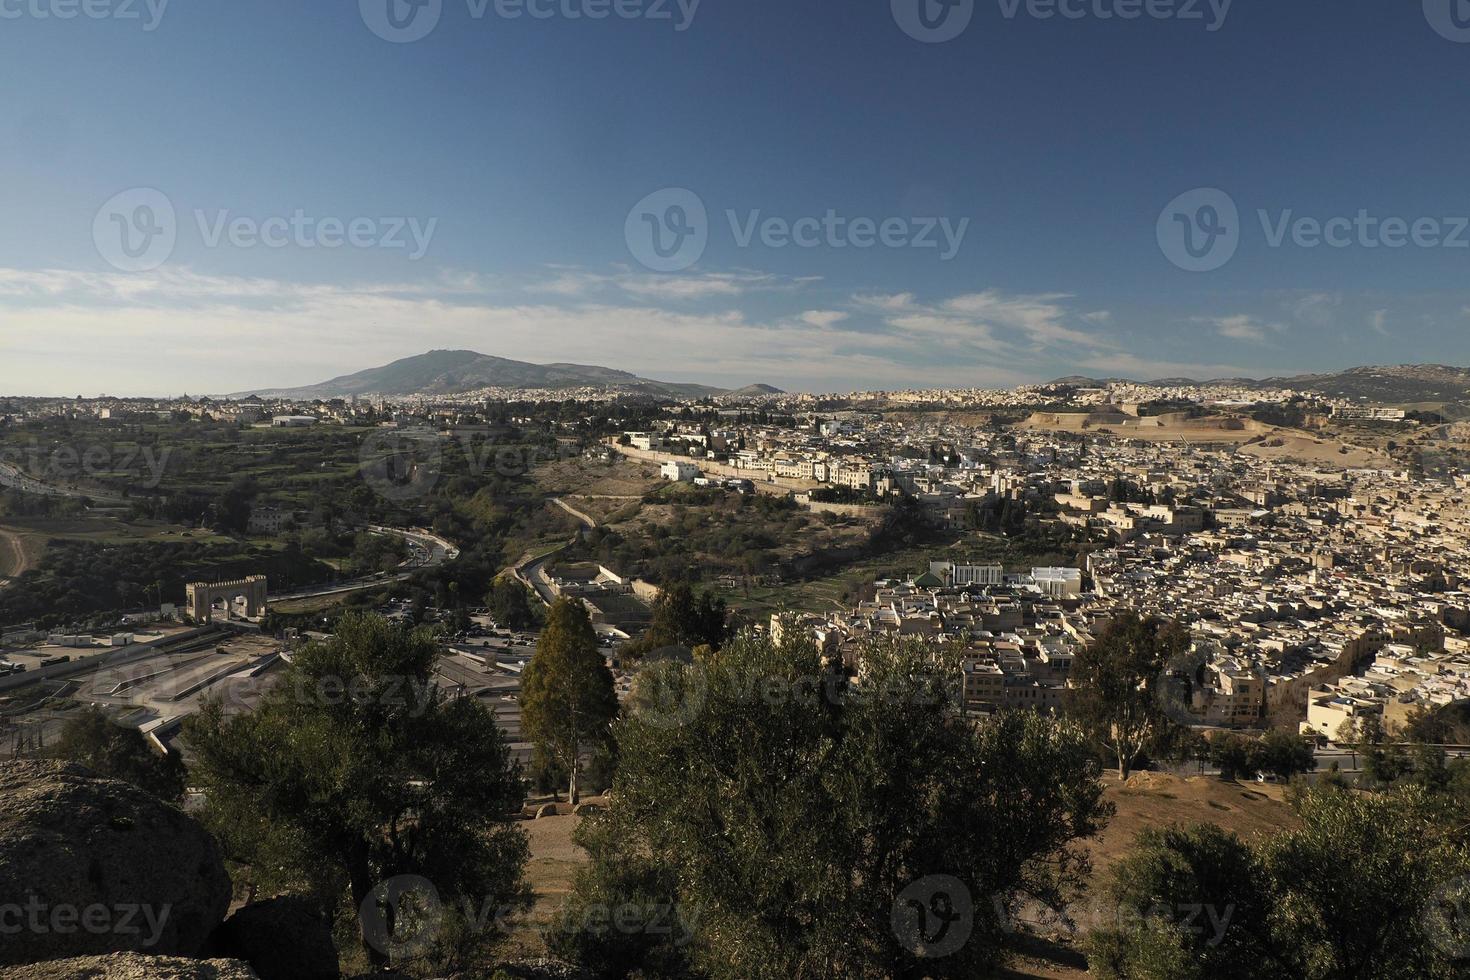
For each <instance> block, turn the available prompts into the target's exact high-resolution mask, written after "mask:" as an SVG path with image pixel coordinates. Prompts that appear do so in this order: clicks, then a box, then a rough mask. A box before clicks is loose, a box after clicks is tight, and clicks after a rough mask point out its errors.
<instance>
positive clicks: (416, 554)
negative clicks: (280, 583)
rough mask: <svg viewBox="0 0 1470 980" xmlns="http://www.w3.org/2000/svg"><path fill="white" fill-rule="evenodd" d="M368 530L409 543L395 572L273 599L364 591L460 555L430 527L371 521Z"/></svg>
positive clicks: (280, 594) (279, 594)
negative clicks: (421, 527)
mask: <svg viewBox="0 0 1470 980" xmlns="http://www.w3.org/2000/svg"><path fill="white" fill-rule="evenodd" d="M368 530H369V531H370V532H372V533H373V534H389V535H392V536H394V537H397V538H402V539H403V541H404V542H405V543H406V544H407V545H408V558H406V559H405V560H404V561H403V563H402V564H401V565H399V566H398V570H396V571H393V572H379V573H377V574H374V575H364V576H362V577H361V578H356V579H353V580H352V581H350V582H338V583H336V584H334V585H320V586H315V587H313V588H309V589H296V590H293V591H291V592H272V593H271V594H270V601H272V602H283V601H287V600H291V599H314V598H317V597H319V596H329V595H341V594H343V593H346V592H360V591H362V590H363V589H373V588H380V587H382V586H384V585H387V584H388V583H390V582H402V581H404V580H405V579H407V578H408V577H409V576H411V575H413V573H414V572H417V571H419V570H420V569H424V568H434V567H436V566H439V565H442V564H444V563H445V562H446V561H452V560H453V559H455V558H458V557H459V549H458V548H456V547H455V546H454V545H453V544H452V543H451V542H449V541H446V540H445V539H444V538H441V537H439V536H438V535H434V534H429V533H428V532H426V531H418V530H409V529H406V528H399V527H381V526H379V525H376V524H374V525H370V526H369V527H368Z"/></svg>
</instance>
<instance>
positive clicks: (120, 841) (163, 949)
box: [0, 761, 230, 976]
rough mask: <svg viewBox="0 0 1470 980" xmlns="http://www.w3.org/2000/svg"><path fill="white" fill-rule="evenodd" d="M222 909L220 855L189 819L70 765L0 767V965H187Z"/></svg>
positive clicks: (225, 887)
mask: <svg viewBox="0 0 1470 980" xmlns="http://www.w3.org/2000/svg"><path fill="white" fill-rule="evenodd" d="M229 903H230V879H229V876H228V875H227V874H226V873H225V867H224V862H223V861H222V860H221V857H220V851H219V846H218V845H217V844H216V843H215V841H214V838H213V837H211V836H210V835H209V833H208V832H207V831H205V830H204V828H203V827H201V826H200V825H199V824H198V823H196V822H195V821H194V820H193V819H192V818H190V817H188V816H185V815H184V814H183V813H182V812H180V811H179V810H177V809H175V808H174V807H172V806H169V805H168V804H167V803H164V802H162V801H160V800H158V799H155V798H154V797H152V796H149V795H148V794H147V793H145V792H144V791H143V790H141V789H138V788H137V787H136V786H133V785H131V784H129V783H124V782H119V781H117V780H112V779H103V778H101V777H99V776H97V775H96V774H95V773H93V772H91V771H90V770H88V769H84V768H82V767H81V766H78V765H76V764H74V763H64V762H37V761H18V762H0V928H3V929H4V931H5V933H6V935H5V940H4V942H0V965H8V964H15V963H35V962H38V961H41V960H55V959H61V958H64V957H77V956H88V955H95V954H105V953H117V952H143V953H147V954H149V955H150V956H192V955H194V954H195V953H197V952H198V951H199V950H200V948H201V947H202V946H203V945H204V941H205V940H206V939H207V938H208V937H209V935H210V933H211V932H213V931H214V929H215V927H217V926H218V925H219V923H220V922H221V920H223V919H224V916H225V911H226V910H227V909H228V908H229ZM16 926H19V930H18V931H12V930H13V929H14V927H16ZM47 975H48V976H49V975H57V976H59V975H60V974H47ZM87 975H88V976H91V974H87ZM97 975H98V976H102V975H103V974H97ZM107 975H108V976H111V974H107ZM190 976H193V974H190Z"/></svg>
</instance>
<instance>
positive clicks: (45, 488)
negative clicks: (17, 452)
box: [0, 463, 126, 503]
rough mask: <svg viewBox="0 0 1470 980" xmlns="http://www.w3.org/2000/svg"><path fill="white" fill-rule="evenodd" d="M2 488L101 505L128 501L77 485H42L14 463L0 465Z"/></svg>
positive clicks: (115, 495)
mask: <svg viewBox="0 0 1470 980" xmlns="http://www.w3.org/2000/svg"><path fill="white" fill-rule="evenodd" d="M0 487H9V488H10V489H12V490H20V491H23V492H25V493H34V494H38V495H40V496H43V497H70V498H72V499H74V500H82V499H86V500H95V501H98V502H99V503H100V502H114V503H122V502H124V501H125V500H126V498H125V497H120V496H118V495H117V494H112V493H107V492H105V491H102V490H88V489H85V488H82V487H78V486H76V485H75V484H56V483H42V482H41V481H40V480H37V479H34V478H32V477H30V476H27V475H26V474H25V473H24V472H22V471H21V469H20V468H19V467H18V466H16V465H15V464H14V463H0Z"/></svg>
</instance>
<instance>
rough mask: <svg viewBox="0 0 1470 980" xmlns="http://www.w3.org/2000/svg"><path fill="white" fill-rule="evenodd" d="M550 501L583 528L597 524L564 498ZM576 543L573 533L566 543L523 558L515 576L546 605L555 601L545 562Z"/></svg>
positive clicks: (517, 566) (515, 569)
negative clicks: (527, 584)
mask: <svg viewBox="0 0 1470 980" xmlns="http://www.w3.org/2000/svg"><path fill="white" fill-rule="evenodd" d="M551 503H553V504H555V505H556V506H558V507H560V508H561V509H562V510H564V511H566V512H567V513H568V514H571V515H572V516H573V517H575V518H576V519H577V520H579V521H581V522H582V527H583V528H586V529H591V528H594V527H596V526H597V522H596V521H595V520H593V519H592V518H591V517H588V516H587V515H586V514H584V513H582V512H581V511H580V510H577V509H576V508H575V507H573V506H572V505H571V504H569V503H567V502H566V501H565V500H562V499H561V498H560V497H552V498H551ZM576 543H577V536H576V535H573V536H572V537H571V538H570V539H569V540H568V541H567V543H566V544H563V545H561V546H559V547H557V548H555V549H553V550H552V551H548V552H547V553H546V554H544V555H541V556H540V557H537V558H529V559H525V560H523V561H522V562H521V563H520V564H518V565H516V566H515V568H514V569H513V571H514V573H515V575H516V577H517V578H519V579H520V580H521V581H522V582H526V583H529V584H530V586H531V588H533V589H535V590H536V595H538V596H540V598H541V601H542V602H544V603H546V604H547V605H548V606H549V605H551V604H552V603H553V602H555V601H556V594H555V593H554V592H552V591H551V583H550V582H549V581H547V579H546V563H547V562H549V561H551V559H553V558H555V557H557V556H558V555H560V554H561V553H562V552H563V551H566V550H567V549H568V548H570V547H571V546H572V545H574V544H576Z"/></svg>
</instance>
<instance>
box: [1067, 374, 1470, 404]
mask: <svg viewBox="0 0 1470 980" xmlns="http://www.w3.org/2000/svg"><path fill="white" fill-rule="evenodd" d="M1118 380H1121V379H1116V378H1108V379H1097V378H1081V377H1069V378H1058V379H1057V380H1056V381H1053V382H1052V384H1056V385H1071V386H1074V387H1091V386H1099V385H1104V384H1107V383H1109V382H1110V381H1118ZM1144 383H1145V384H1151V385H1157V386H1159V387H1183V386H1187V385H1196V384H1222V385H1233V386H1236V387H1243V388H1256V389H1268V388H1296V389H1299V390H1301V391H1312V392H1316V393H1318V394H1320V395H1325V396H1327V397H1329V398H1361V399H1364V400H1367V401H1370V402H1377V403H1381V404H1389V405H1393V404H1405V403H1412V402H1448V401H1461V400H1470V368H1462V367H1452V366H1449V365H1444V364H1399V365H1394V366H1378V367H1355V368H1348V369H1347V370H1345V371H1336V372H1332V373H1328V374H1298V375H1293V376H1291V377H1282V378H1259V379H1257V378H1212V379H1210V380H1209V381H1196V380H1193V379H1191V378H1159V379H1156V380H1153V381H1147V382H1144Z"/></svg>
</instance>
